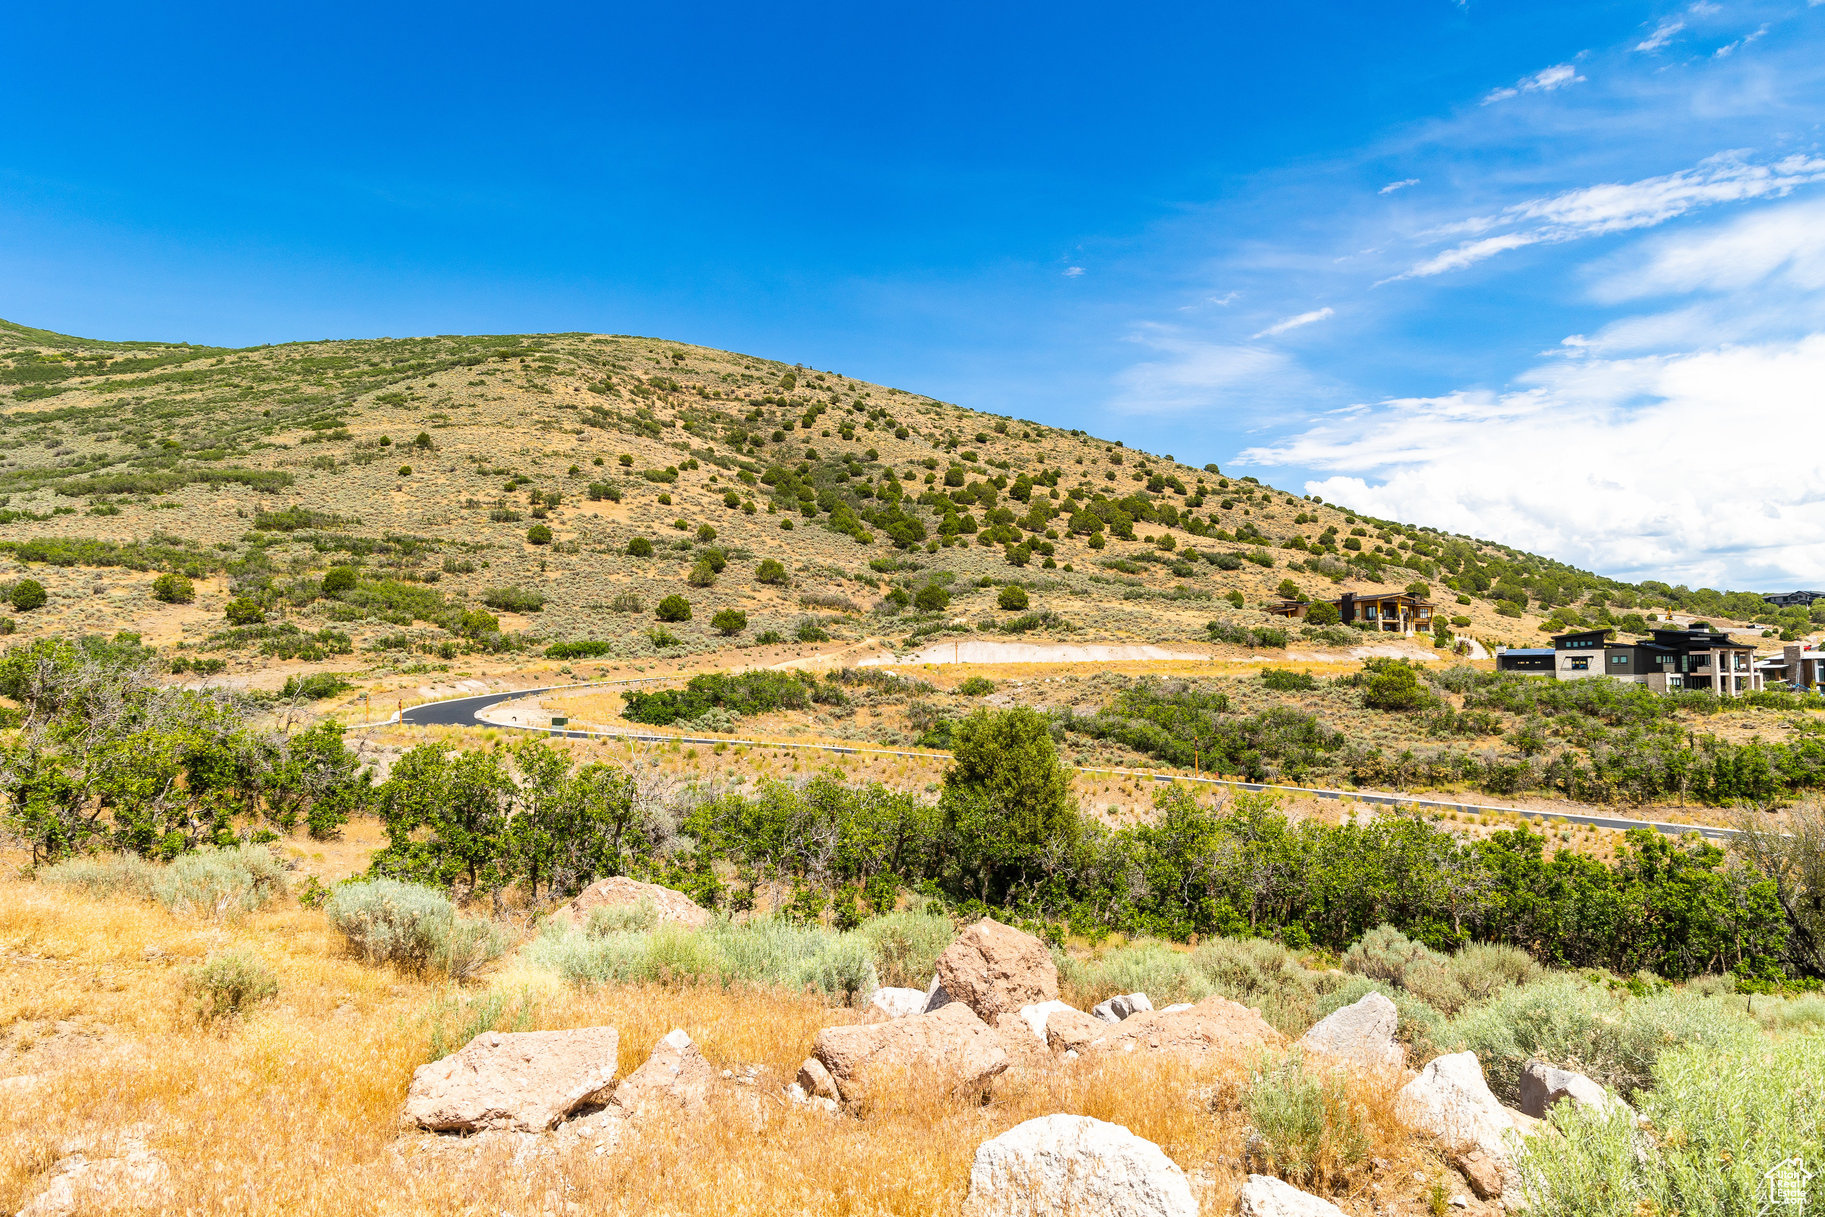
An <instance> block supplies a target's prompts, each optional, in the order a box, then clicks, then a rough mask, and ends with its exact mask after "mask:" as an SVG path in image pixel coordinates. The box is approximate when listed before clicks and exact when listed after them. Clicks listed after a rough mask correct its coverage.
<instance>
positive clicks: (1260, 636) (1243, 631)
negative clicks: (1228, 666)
mask: <svg viewBox="0 0 1825 1217" xmlns="http://www.w3.org/2000/svg"><path fill="white" fill-rule="evenodd" d="M1238 607H1239V606H1238ZM1204 632H1205V633H1206V634H1209V635H1210V639H1211V641H1212V642H1227V643H1231V644H1233V645H1235V646H1239V647H1261V648H1269V647H1272V648H1279V649H1285V647H1286V631H1285V630H1283V629H1280V628H1279V627H1278V626H1271V625H1256V626H1242V625H1237V624H1235V623H1234V622H1231V621H1211V622H1207V623H1205V626H1204Z"/></svg>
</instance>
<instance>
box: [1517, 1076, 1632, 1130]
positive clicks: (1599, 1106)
mask: <svg viewBox="0 0 1825 1217" xmlns="http://www.w3.org/2000/svg"><path fill="white" fill-rule="evenodd" d="M1564 1102H1571V1103H1575V1104H1577V1105H1578V1106H1579V1107H1587V1108H1589V1109H1591V1110H1592V1111H1595V1112H1597V1113H1599V1114H1602V1115H1607V1114H1608V1113H1609V1112H1611V1111H1613V1110H1616V1109H1617V1108H1624V1107H1627V1106H1628V1104H1626V1103H1624V1102H1623V1101H1622V1100H1621V1099H1619V1098H1617V1097H1616V1096H1614V1095H1612V1094H1611V1093H1610V1092H1609V1091H1607V1090H1605V1089H1604V1088H1603V1087H1601V1086H1599V1085H1597V1083H1595V1082H1593V1081H1591V1080H1590V1079H1589V1078H1587V1077H1585V1076H1584V1075H1583V1074H1582V1073H1573V1072H1572V1071H1571V1070H1569V1069H1555V1068H1553V1067H1552V1066H1551V1065H1548V1064H1547V1063H1546V1062H1545V1061H1529V1062H1527V1064H1525V1065H1523V1066H1522V1067H1521V1113H1522V1114H1523V1115H1529V1116H1532V1117H1534V1118H1535V1119H1536V1120H1544V1119H1545V1118H1546V1112H1547V1110H1548V1109H1549V1108H1550V1107H1552V1105H1553V1104H1555V1103H1564Z"/></svg>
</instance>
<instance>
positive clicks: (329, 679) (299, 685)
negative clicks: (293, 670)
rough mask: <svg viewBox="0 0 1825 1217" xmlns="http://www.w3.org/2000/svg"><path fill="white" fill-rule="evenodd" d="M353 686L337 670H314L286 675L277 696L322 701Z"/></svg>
mask: <svg viewBox="0 0 1825 1217" xmlns="http://www.w3.org/2000/svg"><path fill="white" fill-rule="evenodd" d="M354 687H355V686H354V685H352V684H350V683H349V682H348V681H347V680H345V679H343V677H342V674H341V673H339V672H314V673H312V674H311V675H309V676H302V677H300V676H288V677H286V678H285V687H284V688H283V689H280V690H279V696H280V697H283V698H286V699H288V700H289V699H291V698H294V697H296V698H300V699H302V700H304V701H322V700H323V699H324V698H326V697H334V696H336V694H338V693H346V692H348V691H349V690H350V689H352V688H354Z"/></svg>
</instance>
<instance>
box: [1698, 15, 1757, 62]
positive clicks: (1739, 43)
mask: <svg viewBox="0 0 1825 1217" xmlns="http://www.w3.org/2000/svg"><path fill="white" fill-rule="evenodd" d="M1767 32H1768V23H1767V22H1765V21H1764V22H1763V23H1762V28H1760V29H1758V30H1755V31H1754V32H1752V33H1748V34H1744V35H1743V36H1742V37H1741V38H1738V39H1737V40H1736V41H1735V42H1729V43H1725V44H1724V45H1723V46H1720V47H1718V48H1717V49H1716V50H1715V51H1712V52H1711V58H1713V59H1723V58H1724V57H1726V56H1728V55H1731V54H1734V53H1735V52H1736V51H1738V50H1740V49H1741V48H1743V47H1746V46H1748V45H1749V44H1750V43H1751V42H1754V41H1755V40H1756V39H1757V38H1760V37H1761V36H1762V35H1763V34H1766V33H1767Z"/></svg>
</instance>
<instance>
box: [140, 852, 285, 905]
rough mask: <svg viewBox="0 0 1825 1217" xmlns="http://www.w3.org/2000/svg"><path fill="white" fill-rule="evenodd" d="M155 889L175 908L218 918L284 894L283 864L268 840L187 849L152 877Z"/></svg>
mask: <svg viewBox="0 0 1825 1217" xmlns="http://www.w3.org/2000/svg"><path fill="white" fill-rule="evenodd" d="M152 894H153V896H154V897H155V898H156V899H157V900H158V902H159V903H160V904H162V905H164V906H165V907H166V908H168V909H170V910H171V911H172V912H174V913H179V914H184V915H188V916H206V917H214V918H216V919H218V920H220V919H224V918H228V917H234V916H238V915H240V914H242V913H251V912H253V911H254V910H255V909H259V908H264V907H265V906H266V905H268V904H270V903H272V902H273V901H274V900H276V899H278V898H279V897H280V896H282V895H284V894H285V866H284V864H283V863H282V862H280V861H279V859H277V858H275V857H274V856H273V855H272V852H271V851H270V850H268V849H267V848H266V847H265V846H264V845H237V846H233V847H230V848H228V849H210V850H201V851H199V852H197V853H194V854H184V855H183V856H181V857H179V858H178V859H177V860H175V861H173V862H171V863H170V864H168V865H167V866H165V867H164V868H163V869H162V870H161V871H159V872H158V874H157V875H156V876H155V877H154V878H153V881H152Z"/></svg>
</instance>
